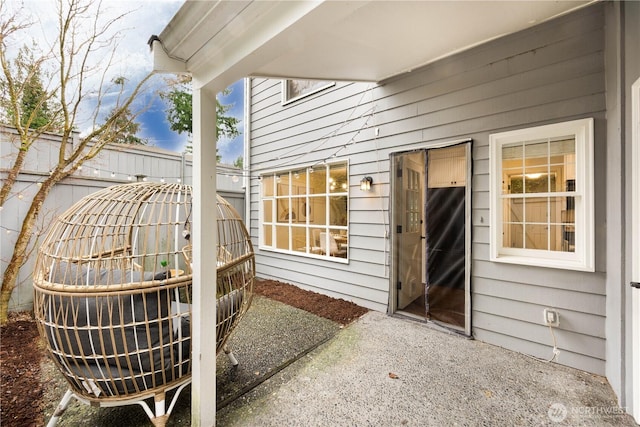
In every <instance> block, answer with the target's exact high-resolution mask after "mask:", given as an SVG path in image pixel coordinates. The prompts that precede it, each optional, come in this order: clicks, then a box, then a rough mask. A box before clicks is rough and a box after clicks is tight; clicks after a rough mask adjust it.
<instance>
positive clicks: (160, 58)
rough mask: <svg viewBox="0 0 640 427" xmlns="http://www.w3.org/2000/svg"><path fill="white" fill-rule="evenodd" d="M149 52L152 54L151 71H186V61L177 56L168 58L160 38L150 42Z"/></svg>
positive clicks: (176, 72)
mask: <svg viewBox="0 0 640 427" xmlns="http://www.w3.org/2000/svg"><path fill="white" fill-rule="evenodd" d="M151 52H152V54H153V71H154V72H156V73H175V74H182V73H187V72H188V70H187V64H186V62H184V61H182V60H180V59H178V58H170V57H169V55H168V54H167V53H166V52H165V50H164V48H163V46H162V42H160V40H153V41H152V42H151Z"/></svg>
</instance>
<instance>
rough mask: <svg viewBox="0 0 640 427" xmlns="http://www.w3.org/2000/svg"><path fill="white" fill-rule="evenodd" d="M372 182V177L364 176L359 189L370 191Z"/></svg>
mask: <svg viewBox="0 0 640 427" xmlns="http://www.w3.org/2000/svg"><path fill="white" fill-rule="evenodd" d="M372 184H373V178H371V177H370V176H365V177H364V178H362V181H360V190H362V191H371V185H372Z"/></svg>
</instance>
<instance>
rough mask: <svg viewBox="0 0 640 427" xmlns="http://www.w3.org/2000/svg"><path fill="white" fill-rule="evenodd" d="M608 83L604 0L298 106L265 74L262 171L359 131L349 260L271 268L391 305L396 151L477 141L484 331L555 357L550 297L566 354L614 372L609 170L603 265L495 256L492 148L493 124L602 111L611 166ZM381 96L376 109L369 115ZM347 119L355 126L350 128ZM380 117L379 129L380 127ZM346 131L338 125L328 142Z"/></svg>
mask: <svg viewBox="0 0 640 427" xmlns="http://www.w3.org/2000/svg"><path fill="white" fill-rule="evenodd" d="M604 81H605V64H604V9H603V7H602V5H595V6H593V7H589V8H585V9H582V10H580V11H578V12H575V13H572V14H570V15H567V16H564V17H561V18H559V19H556V20H553V21H549V22H547V23H544V24H542V25H540V26H537V27H534V28H531V29H529V30H526V31H522V32H520V33H517V34H514V35H511V36H508V37H504V38H501V39H498V40H495V41H493V42H491V43H488V44H485V45H482V46H479V47H477V48H475V49H472V50H469V51H467V52H464V53H461V54H459V55H456V56H453V57H450V58H446V59H443V60H441V61H438V62H436V63H433V64H430V65H428V66H426V67H424V68H422V69H420V70H415V71H412V72H410V73H406V74H403V75H400V76H397V77H394V78H392V79H389V80H387V81H385V82H383V83H382V84H380V85H377V86H375V87H372V86H370V85H368V84H363V83H338V84H336V86H335V87H333V88H331V89H329V90H327V91H325V92H321V93H319V94H316V95H314V96H311V97H309V98H306V99H304V102H299V103H292V104H290V105H287V106H282V105H281V103H280V94H279V90H280V86H279V85H280V81H275V80H263V79H254V80H253V86H252V87H253V90H254V93H253V98H252V104H251V105H252V107H251V108H252V113H254V114H255V115H254V116H253V120H252V134H251V152H252V165H253V166H254V167H256V168H258V170H260V169H262V170H267V169H269V168H274V169H276V168H277V166H279V165H281V166H282V167H288V166H294V165H296V164H308V163H312V162H315V161H318V160H322V159H323V158H324V157H326V156H328V155H330V154H331V153H332V151H333V150H335V148H336V147H339V146H340V144H343V143H344V142H346V141H348V140H349V139H350V138H354V135H356V134H357V136H355V143H354V144H351V145H348V146H347V147H346V148H345V150H344V151H341V152H340V155H339V158H348V159H349V166H350V174H351V178H350V183H349V184H350V195H351V200H350V208H351V212H350V246H351V260H350V263H349V264H336V265H334V264H335V263H327V262H317V261H315V260H308V259H302V258H301V257H295V256H291V255H285V254H274V253H268V252H266V251H262V252H260V254H259V256H258V258H257V262H258V269H259V272H261V273H263V274H267V275H269V276H272V277H276V276H277V277H278V278H280V279H281V280H284V281H292V282H294V283H298V284H301V285H302V286H304V287H308V288H314V289H321V290H323V291H326V292H329V293H338V294H340V295H350V296H353V297H354V299H357V300H358V301H363V303H364V304H365V305H368V306H376V305H379V304H386V299H387V298H386V297H384V295H385V293H386V292H387V291H388V286H389V284H388V277H389V271H388V260H389V249H390V248H389V247H388V243H389V242H388V240H387V238H386V234H385V233H386V232H387V231H388V221H389V203H390V199H389V168H390V165H389V155H390V154H391V153H394V152H399V151H406V150H412V149H417V148H425V147H428V146H430V145H433V144H437V143H441V142H445V141H452V140H458V139H462V138H471V139H472V140H473V146H472V156H473V177H472V211H471V220H472V284H471V286H472V332H473V334H474V336H475V337H476V338H478V339H481V340H484V341H487V342H490V343H493V344H496V345H501V346H504V347H507V348H510V349H512V350H516V351H521V352H524V353H527V354H531V355H534V356H537V357H545V358H549V357H550V355H551V350H550V348H551V347H550V345H551V344H550V343H551V337H550V333H549V329H548V328H547V327H545V326H543V324H542V312H543V309H544V308H545V307H554V308H556V309H558V310H560V316H561V323H560V327H559V328H558V329H557V330H556V337H557V340H558V346H559V348H560V350H561V355H560V360H559V361H560V363H564V364H568V365H571V366H575V367H578V368H582V369H586V370H589V371H591V372H596V373H600V374H602V373H604V364H605V362H604V359H605V339H604V336H605V333H604V328H605V273H604V271H605V267H604V266H605V265H606V253H605V241H604V237H603V236H604V225H605V223H606V221H605V210H604V205H605V203H604V200H605V186H604V185H605V184H604V183H603V182H598V181H597V182H596V188H595V191H596V201H595V206H596V212H595V221H596V230H597V232H596V269H597V272H596V273H584V272H575V271H566V270H560V269H550V268H536V267H530V266H518V265H506V264H500V263H492V262H490V261H489V239H490V233H491V230H490V229H489V202H490V200H489V186H490V182H489V149H488V144H489V135H490V134H491V133H494V132H499V131H504V130H508V129H515V128H522V127H530V126H536V125H540V124H545V123H555V122H561V121H567V120H573V119H577V118H584V117H594V118H595V122H596V129H595V137H596V164H595V168H596V171H595V172H596V175H602V174H603V173H604V171H605V168H606V163H605V162H606V160H605V159H606V156H605V155H604V154H605V151H606V134H605V128H606V119H605V117H606V105H605V85H604ZM356 106H357V107H356ZM372 107H373V108H374V113H373V116H372V117H371V118H368V117H367V115H364V116H362V117H360V114H361V113H362V112H364V111H367V110H369V109H371V108H372ZM349 117H351V119H349ZM345 120H351V123H349V124H347V125H346V126H345V125H344V123H345ZM367 120H368V121H367ZM365 123H366V125H365ZM361 127H362V130H360V131H359V129H360V128H361ZM375 128H378V129H379V135H377V136H376V135H375V134H374V129H375ZM336 129H339V130H338V131H337V132H336V134H335V136H333V137H332V138H330V139H328V140H327V141H323V137H324V136H325V135H327V134H328V133H331V132H333V131H336ZM301 154H302V155H301ZM278 157H279V158H278ZM365 175H370V176H372V177H373V179H374V187H375V194H364V193H361V192H360V191H359V190H358V183H359V180H360V179H361V178H362V176H365ZM256 184H257V181H256V182H255V183H254V185H253V188H252V192H251V194H252V204H251V216H252V221H251V232H252V235H253V236H257V235H258V229H257V227H258V221H257V216H258V203H254V201H256V200H258V199H257V197H258V194H257V186H256ZM276 266H277V268H276ZM380 293H382V295H381V294H380Z"/></svg>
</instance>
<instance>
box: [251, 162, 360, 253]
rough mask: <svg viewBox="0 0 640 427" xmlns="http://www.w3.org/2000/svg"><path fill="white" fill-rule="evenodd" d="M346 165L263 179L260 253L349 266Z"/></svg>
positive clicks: (314, 167) (315, 168)
mask: <svg viewBox="0 0 640 427" xmlns="http://www.w3.org/2000/svg"><path fill="white" fill-rule="evenodd" d="M348 212H349V173H348V165H347V163H346V162H340V163H332V164H326V165H324V164H323V165H316V166H313V167H309V168H301V169H294V170H285V171H278V172H273V173H269V174H264V175H262V176H261V200H260V218H261V224H260V249H271V250H275V251H279V252H288V253H295V254H296V255H305V256H310V257H321V258H329V259H335V260H343V261H346V260H347V256H348V247H349V241H348V239H349V237H348V236H349V227H348Z"/></svg>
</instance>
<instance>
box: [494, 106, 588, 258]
mask: <svg viewBox="0 0 640 427" xmlns="http://www.w3.org/2000/svg"><path fill="white" fill-rule="evenodd" d="M565 135H574V136H575V140H576V190H575V191H576V195H579V197H576V207H575V230H576V233H575V252H560V251H547V250H536V249H516V248H505V247H503V239H502V233H503V227H502V224H503V218H502V213H503V210H502V198H501V194H502V146H503V145H504V144H509V143H515V142H520V141H529V140H534V139H540V138H551V137H556V136H565ZM593 139H594V136H593V119H592V118H587V119H580V120H573V121H569V122H563V123H557V124H551V125H544V126H537V127H532V128H527V129H518V130H514V131H508V132H501V133H495V134H492V135H490V136H489V165H490V167H489V179H490V185H489V194H490V200H491V202H490V211H489V214H490V242H489V243H490V252H491V255H490V260H491V261H493V262H503V263H509V264H522V265H532V266H540V267H550V268H561V269H567V270H579V271H595V231H594V229H595V227H594V185H593V182H594V159H593V145H594V141H593Z"/></svg>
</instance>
